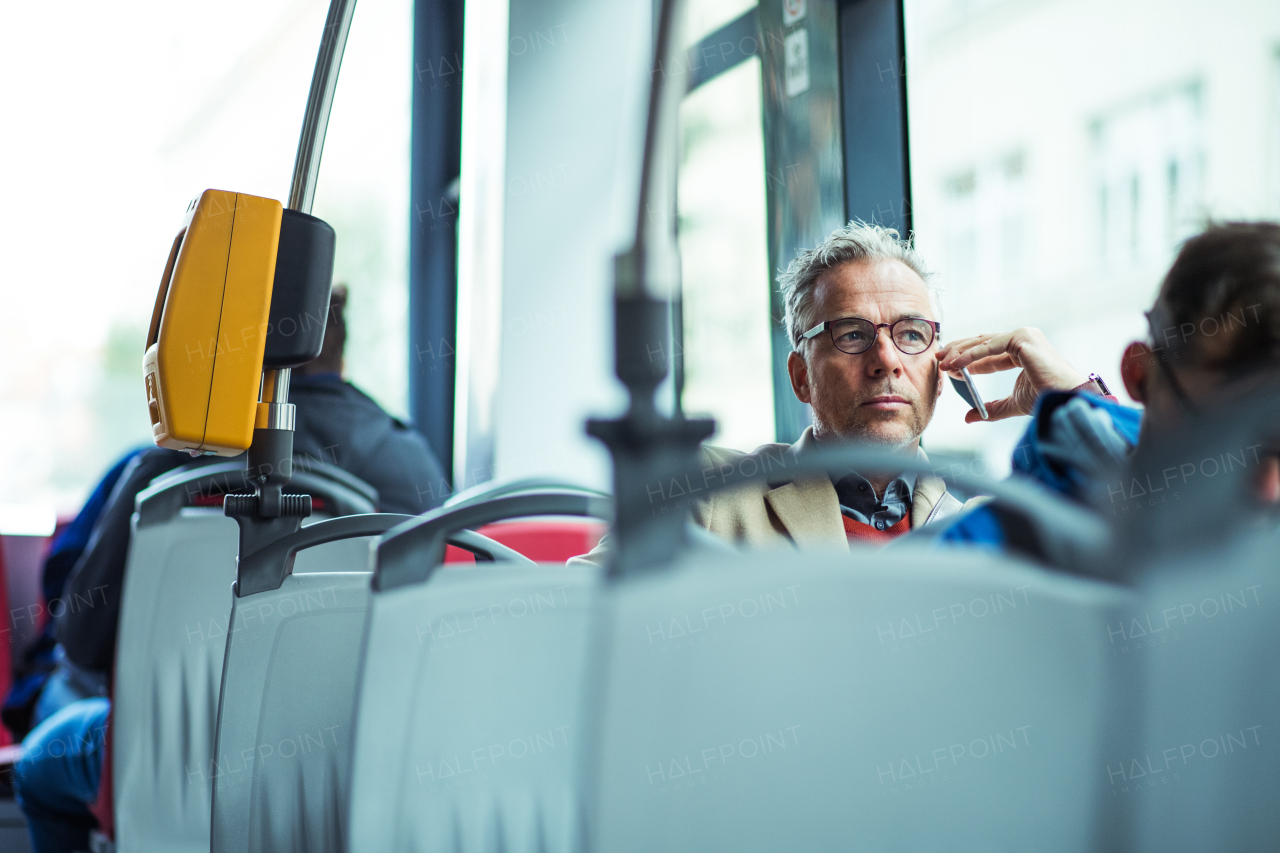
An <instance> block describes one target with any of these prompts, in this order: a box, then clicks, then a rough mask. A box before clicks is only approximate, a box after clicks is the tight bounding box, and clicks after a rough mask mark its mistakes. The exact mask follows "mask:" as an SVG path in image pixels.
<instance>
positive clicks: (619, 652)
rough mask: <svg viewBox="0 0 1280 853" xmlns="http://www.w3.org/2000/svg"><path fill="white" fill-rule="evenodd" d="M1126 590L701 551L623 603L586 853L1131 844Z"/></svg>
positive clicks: (599, 708)
mask: <svg viewBox="0 0 1280 853" xmlns="http://www.w3.org/2000/svg"><path fill="white" fill-rule="evenodd" d="M1132 601H1133V598H1132V596H1131V594H1129V593H1127V592H1124V591H1122V590H1120V589H1119V588H1117V587H1113V586H1110V585H1106V584H1102V583H1100V582H1096V581H1090V580H1083V579H1076V578H1070V577H1066V576H1060V575H1051V574H1049V573H1046V572H1044V571H1042V570H1039V569H1034V568H1031V567H1029V566H1027V565H1025V564H1020V563H1016V562H1012V561H1006V560H1003V559H1001V558H998V557H995V556H993V555H991V554H989V553H973V552H959V551H957V552H954V553H951V552H939V551H936V550H923V549H903V550H901V551H899V552H897V553H896V554H895V555H893V556H892V557H890V556H889V555H888V554H884V553H877V552H875V551H872V550H870V549H863V548H856V549H854V550H853V552H852V553H850V554H847V555H846V554H836V553H832V554H830V555H827V556H823V555H821V554H815V553H813V552H808V553H806V554H803V555H801V554H795V553H768V554H764V553H757V554H754V555H736V556H732V557H727V558H726V557H722V556H720V555H717V554H713V553H707V554H705V555H701V556H689V557H686V558H684V559H683V561H682V562H681V563H679V564H677V565H676V566H673V567H671V568H670V569H668V570H666V571H662V572H654V573H651V574H642V575H640V576H638V577H629V578H626V579H624V580H622V581H620V582H619V583H617V584H615V585H613V586H612V587H611V588H610V593H609V596H608V600H607V601H606V602H605V603H604V605H603V606H604V607H605V608H607V610H608V612H609V613H610V614H611V618H610V619H609V620H608V625H609V627H608V630H607V634H606V636H605V637H604V638H602V640H601V642H600V648H601V649H602V650H603V652H602V654H601V656H600V659H599V669H598V671H597V673H596V677H597V678H598V679H599V681H600V683H601V684H602V685H603V687H602V689H601V690H600V692H599V693H598V694H597V699H596V705H595V706H594V708H593V710H592V711H591V712H590V716H592V717H593V718H595V719H597V720H598V721H599V722H598V725H599V741H598V752H597V753H596V754H595V756H594V758H593V759H592V770H591V773H590V775H589V776H588V777H587V778H586V779H585V780H584V784H585V785H586V789H587V790H589V791H591V792H592V794H593V798H594V805H593V808H592V812H591V817H590V820H589V822H588V825H589V826H591V828H592V832H593V834H592V838H591V848H592V849H595V850H609V851H623V850H636V851H640V850H645V851H649V850H708V849H721V850H740V851H746V850H759V851H772V850H784V849H791V850H854V849H858V850H904V851H905V850H921V849H930V850H933V849H941V850H975V851H979V850H981V851H992V850H1009V851H1013V850H1048V849H1052V850H1058V851H1073V850H1076V851H1094V850H1107V849H1123V848H1124V845H1125V828H1124V825H1123V819H1122V814H1121V813H1120V811H1119V810H1118V809H1117V807H1116V806H1115V801H1114V800H1113V799H1112V798H1111V797H1110V795H1109V792H1108V791H1107V790H1106V785H1105V777H1104V776H1103V774H1102V767H1103V765H1104V763H1105V757H1106V756H1108V755H1110V754H1112V750H1113V748H1114V745H1115V743H1118V742H1123V734H1122V730H1123V725H1124V722H1125V720H1126V719H1127V711H1128V709H1129V708H1130V707H1131V703H1127V702H1126V701H1125V691H1126V688H1125V686H1124V685H1123V684H1121V683H1119V682H1118V680H1117V677H1116V675H1117V672H1118V667H1117V665H1116V663H1115V660H1114V658H1112V656H1111V654H1110V651H1109V649H1108V646H1107V633H1106V626H1107V624H1108V623H1109V622H1113V621H1114V620H1115V619H1116V618H1117V614H1118V613H1119V612H1121V610H1122V609H1124V608H1126V607H1128V606H1131V605H1132Z"/></svg>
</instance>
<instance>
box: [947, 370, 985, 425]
mask: <svg viewBox="0 0 1280 853" xmlns="http://www.w3.org/2000/svg"><path fill="white" fill-rule="evenodd" d="M960 375H961V376H962V377H964V378H963V379H956V378H955V377H954V376H952V375H951V374H947V378H948V379H950V380H951V386H952V387H953V388H955V389H956V393H957V394H959V395H960V398H961V399H962V400H964V401H965V402H966V403H968V404H969V406H970V408H974V409H977V410H978V414H979V415H981V416H982V419H983V420H984V421H985V420H987V404H986V403H984V402H982V397H980V396H979V395H978V389H977V388H975V387H974V385H973V377H972V376H970V375H969V368H967V367H965V368H961V370H960Z"/></svg>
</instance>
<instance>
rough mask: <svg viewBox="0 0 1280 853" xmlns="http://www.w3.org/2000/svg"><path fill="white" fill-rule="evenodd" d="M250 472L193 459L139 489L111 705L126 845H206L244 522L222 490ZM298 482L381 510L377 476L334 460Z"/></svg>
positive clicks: (357, 507)
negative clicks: (337, 465) (366, 476)
mask: <svg viewBox="0 0 1280 853" xmlns="http://www.w3.org/2000/svg"><path fill="white" fill-rule="evenodd" d="M243 478H244V463H243V462H221V463H218V464H213V465H208V464H205V465H194V466H188V467H186V468H183V469H179V470H178V471H174V472H170V473H169V474H167V475H165V476H164V477H161V478H158V479H157V480H156V481H155V482H154V483H153V484H152V485H151V486H150V487H149V488H147V489H146V490H144V491H143V492H142V493H141V494H139V495H138V499H137V502H136V512H135V514H134V529H133V534H132V537H131V540H130V546H129V557H128V560H129V564H128V569H127V571H126V573H125V585H124V591H123V593H122V596H121V602H120V628H119V633H118V638H117V645H116V671H115V690H114V696H115V699H114V704H113V708H112V717H113V721H112V753H113V759H112V761H113V766H114V770H113V774H112V778H113V783H114V795H115V804H114V811H115V815H116V821H115V823H116V838H117V840H118V841H119V843H120V845H121V849H122V850H130V851H133V850H138V851H148V850H155V851H174V850H178V851H181V850H190V851H196V850H200V851H207V850H208V848H209V821H210V798H211V793H212V787H211V779H210V774H211V772H212V771H211V768H212V760H213V754H214V753H213V740H214V725H215V715H216V712H217V707H218V694H219V685H220V682H221V679H222V665H223V653H224V651H225V648H226V641H227V637H226V632H227V628H228V625H229V624H231V623H230V622H229V620H228V613H229V611H230V610H231V596H230V592H229V591H230V588H231V584H232V581H234V580H235V572H236V550H237V546H238V534H237V529H236V524H235V521H234V520H232V519H230V518H227V517H226V516H224V515H223V514H222V510H221V508H220V506H218V505H217V500H216V499H217V498H219V497H220V496H221V494H223V493H225V492H228V491H235V490H236V489H237V488H240V487H241V486H242V483H243ZM293 484H294V486H295V487H297V488H298V489H299V490H301V491H303V492H304V493H308V494H311V495H312V496H313V497H314V498H316V499H317V501H318V502H323V503H324V505H325V506H326V507H327V508H328V509H329V510H330V511H332V512H341V513H344V514H350V513H359V512H370V511H372V509H373V506H372V503H371V502H370V500H369V494H370V493H371V492H372V489H371V487H369V486H367V485H366V484H364V483H362V482H360V481H359V480H356V479H355V478H353V477H351V475H349V474H347V473H346V472H341V471H334V470H330V469H329V468H328V466H324V467H322V466H318V465H315V466H311V467H310V469H309V470H308V471H305V472H302V473H299V474H297V475H295V477H294V480H293ZM344 544H345V543H344ZM365 547H366V548H367V547H368V545H367V540H366V545H365Z"/></svg>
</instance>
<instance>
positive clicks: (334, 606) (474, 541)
mask: <svg viewBox="0 0 1280 853" xmlns="http://www.w3.org/2000/svg"><path fill="white" fill-rule="evenodd" d="M412 519H413V517H412V516H401V515H393V514H382V515H365V516H354V517H347V518H338V519H333V520H330V521H324V522H320V523H317V524H314V525H311V526H309V527H304V528H302V529H301V530H299V531H298V532H296V533H294V534H291V535H290V536H287V537H285V538H284V539H282V540H280V541H279V542H277V543H275V544H274V545H272V546H270V549H269V550H270V551H271V553H269V554H266V555H264V556H263V557H262V560H261V562H262V563H263V564H264V567H265V568H274V569H275V570H276V571H277V576H276V577H275V578H274V579H265V578H266V573H264V574H254V575H253V576H252V584H250V583H249V581H248V580H247V578H249V575H247V574H246V572H247V571H248V568H247V566H246V563H245V561H243V560H242V561H241V564H240V567H239V578H238V580H237V586H238V587H239V589H240V590H241V591H244V590H247V589H249V588H250V586H251V585H252V586H253V587H262V589H261V591H256V592H251V593H246V594H243V595H239V594H237V595H236V596H234V597H233V603H232V607H231V617H230V624H231V625H232V626H234V630H232V631H231V632H230V633H229V637H228V640H227V652H226V662H225V665H224V667H223V672H222V691H221V695H220V697H219V706H218V719H217V738H216V745H215V750H214V756H215V758H214V760H213V763H212V774H211V775H212V783H213V820H212V838H211V846H210V849H211V850H213V851H214V853H223V851H236V853H242V851H274V850H284V849H298V850H307V851H337V850H340V849H341V845H342V843H343V840H344V838H345V832H344V828H345V822H346V821H345V811H346V799H347V786H348V782H349V766H350V760H351V738H352V710H353V706H354V700H355V695H356V684H357V679H358V676H359V669H358V666H359V663H360V656H361V641H362V638H363V635H364V631H365V616H366V611H367V609H368V604H369V583H370V577H371V576H370V572H369V564H370V555H369V550H368V544H366V547H365V550H364V556H363V558H362V560H361V561H359V562H357V563H355V564H352V563H351V562H349V561H347V560H346V559H344V557H343V556H342V555H343V554H344V553H349V552H344V551H343V550H341V549H334V548H333V546H334V545H342V544H343V543H342V542H341V540H342V539H349V538H353V537H356V536H359V537H360V538H362V539H363V540H364V541H365V542H366V543H371V540H370V538H369V537H370V536H372V535H374V534H376V533H382V532H385V531H386V530H388V529H390V528H391V527H392V526H394V525H395V524H398V523H401V522H404V521H407V520H412ZM344 526H345V527H344ZM329 530H332V531H334V532H333V533H331V534H330V533H327V532H326V531H329ZM326 536H332V537H333V538H332V539H329V538H323V537H326ZM451 541H453V542H454V543H455V544H458V543H461V544H463V545H464V546H465V547H470V548H473V549H475V550H477V551H478V552H480V553H482V554H484V555H485V556H487V557H489V558H490V559H492V558H495V557H496V558H500V559H514V560H521V559H522V558H521V557H520V556H519V555H518V554H516V553H515V552H512V551H510V550H508V549H506V548H504V547H503V546H501V545H500V544H498V543H495V542H491V541H489V540H485V539H483V538H482V537H478V536H477V535H475V534H472V533H469V532H468V533H465V534H459V535H457V536H454V537H453V538H452V539H451ZM308 548H309V549H311V550H313V551H314V552H315V553H314V554H313V555H312V556H313V558H314V563H313V566H312V570H311V571H310V572H309V573H306V574H301V573H297V572H291V571H290V570H289V569H290V565H289V563H290V561H291V560H292V559H293V555H294V554H295V553H305V550H303V549H308ZM272 561H278V562H272ZM525 562H527V561H525ZM268 563H270V565H269V566H267V565H266V564H268Z"/></svg>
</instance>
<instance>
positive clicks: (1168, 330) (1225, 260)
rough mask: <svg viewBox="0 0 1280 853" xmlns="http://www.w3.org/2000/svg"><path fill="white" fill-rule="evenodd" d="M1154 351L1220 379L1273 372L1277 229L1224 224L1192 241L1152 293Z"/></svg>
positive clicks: (1278, 329)
mask: <svg viewBox="0 0 1280 853" xmlns="http://www.w3.org/2000/svg"><path fill="white" fill-rule="evenodd" d="M1152 332H1153V334H1154V335H1155V337H1156V341H1155V343H1156V345H1157V346H1162V347H1164V346H1169V347H1172V348H1173V349H1174V350H1175V351H1181V352H1183V353H1185V354H1186V355H1188V356H1189V357H1190V359H1191V361H1192V362H1193V363H1194V364H1195V365H1196V366H1198V367H1201V368H1204V369H1207V370H1211V371H1215V372H1220V373H1222V374H1225V375H1226V376H1228V377H1233V378H1234V377H1237V376H1244V375H1248V374H1253V373H1256V372H1259V371H1261V370H1265V369H1268V368H1275V367H1280V224H1275V223H1270V222H1227V223H1222V224H1215V225H1211V226H1210V227H1209V228H1208V229H1207V230H1206V231H1205V232H1204V233H1202V234H1199V235H1197V236H1195V237H1192V238H1191V239H1190V240H1188V241H1187V242H1186V244H1185V245H1184V246H1183V247H1182V250H1181V251H1180V252H1179V253H1178V257H1177V259H1176V260H1175V261H1174V263H1173V267H1172V268H1171V269H1170V270H1169V274H1168V275H1167V276H1166V277H1165V280H1164V284H1163V285H1162V286H1161V288H1160V297H1159V299H1158V300H1157V302H1156V308H1155V311H1154V312H1153V316H1152Z"/></svg>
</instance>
